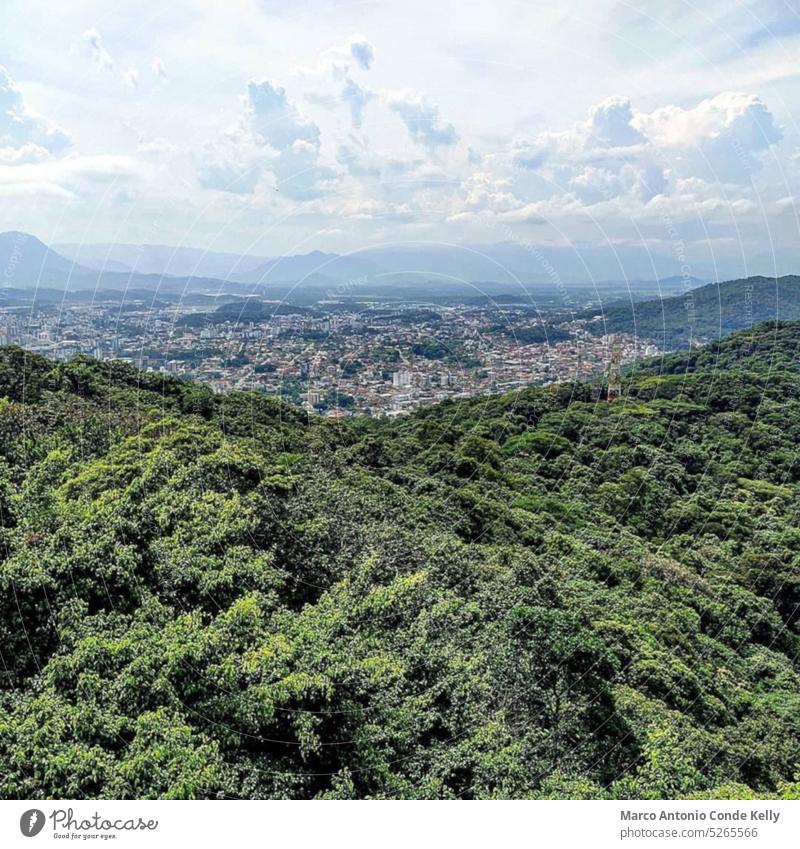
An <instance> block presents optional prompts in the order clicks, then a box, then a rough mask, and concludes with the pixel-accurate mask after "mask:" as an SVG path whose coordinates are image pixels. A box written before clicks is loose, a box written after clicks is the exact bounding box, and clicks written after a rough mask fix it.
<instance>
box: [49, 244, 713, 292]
mask: <svg viewBox="0 0 800 849" xmlns="http://www.w3.org/2000/svg"><path fill="white" fill-rule="evenodd" d="M55 249H56V250H57V251H58V252H59V253H61V254H62V255H63V256H65V257H67V258H69V259H72V260H74V261H75V262H77V263H79V264H81V265H83V266H86V267H89V268H92V269H94V270H95V271H104V272H109V271H116V272H122V271H128V272H130V271H134V272H136V273H140V274H161V275H170V276H177V277H214V278H219V279H222V280H235V281H238V282H241V283H253V284H259V285H287V284H289V285H302V286H314V287H329V286H333V285H341V284H350V285H351V286H352V285H363V283H364V278H367V279H368V280H369V281H370V282H371V283H375V282H380V283H382V284H384V285H386V286H393V285H395V284H400V283H402V284H404V285H407V284H413V283H417V282H423V283H427V282H428V281H436V283H437V284H438V285H439V286H440V287H443V286H448V285H449V286H450V287H453V288H455V287H457V286H468V287H472V288H473V290H474V291H472V292H471V294H473V295H476V296H477V295H480V294H481V289H480V288H479V285H476V284H477V281H491V282H493V283H496V284H500V285H501V286H502V287H503V288H504V289H505V291H512V290H513V291H521V292H522V291H524V288H525V287H526V286H530V285H548V286H550V287H553V286H559V287H560V286H565V287H570V288H571V287H573V286H576V285H577V286H596V287H597V288H598V289H605V288H607V285H608V283H609V281H611V282H614V284H615V285H620V281H623V282H624V281H628V282H629V285H630V286H631V287H633V288H641V287H649V288H653V287H658V288H659V290H660V291H669V290H670V289H674V290H676V291H678V290H680V289H681V288H683V287H684V286H686V285H687V283H688V285H690V286H691V285H695V283H701V282H703V281H700V280H696V279H692V280H690V281H685V280H683V279H682V278H680V277H678V276H676V272H677V271H678V268H677V266H676V264H675V261H674V259H673V258H672V257H664V256H659V255H657V254H653V253H650V252H647V251H644V250H642V249H641V248H638V247H632V246H617V247H616V248H615V250H613V251H611V250H609V249H608V247H606V246H595V245H581V246H578V247H575V248H572V247H564V246H559V245H544V246H534V245H527V244H524V243H516V242H499V243H496V244H485V245H472V246H471V245H465V246H460V245H446V244H431V243H427V242H419V243H414V242H410V243H400V244H389V245H382V246H380V247H368V248H365V249H363V250H360V251H356V252H353V253H348V254H337V253H325V252H322V251H312V252H310V253H305V254H289V255H284V256H272V257H264V256H251V255H248V254H236V253H221V252H215V251H207V250H205V249H202V248H195V247H172V246H168V245H128V244H61V245H57V246H55Z"/></svg>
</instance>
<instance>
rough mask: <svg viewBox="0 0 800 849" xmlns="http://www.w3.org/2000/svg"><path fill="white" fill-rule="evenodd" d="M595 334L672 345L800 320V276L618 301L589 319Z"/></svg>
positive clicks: (732, 282) (748, 280)
mask: <svg viewBox="0 0 800 849" xmlns="http://www.w3.org/2000/svg"><path fill="white" fill-rule="evenodd" d="M593 316H596V317H597V318H598V320H597V321H594V322H592V323H591V324H590V325H589V328H590V329H591V330H592V331H593V332H595V333H618V332H626V333H636V334H638V335H639V336H643V337H648V338H652V339H654V340H656V341H657V342H658V343H659V344H660V345H661V346H663V347H665V348H667V349H674V348H685V347H688V346H689V345H690V344H695V343H698V342H703V341H706V342H707V341H711V340H714V339H718V338H720V337H721V336H726V335H727V334H729V333H733V332H734V331H736V330H743V329H745V328H748V327H751V326H753V325H754V324H759V323H761V322H764V321H775V320H797V319H800V277H797V276H787V277H777V278H770V277H747V278H744V279H742V280H728V281H726V282H724V283H709V284H708V285H706V286H701V287H699V288H697V289H692V290H690V291H689V292H687V293H685V294H682V295H678V296H675V297H671V298H655V299H651V300H648V301H643V302H639V303H634V304H631V303H621V302H620V303H613V304H609V305H608V306H606V307H604V308H603V309H602V310H594V311H592V312H590V313H586V314H585V316H584V317H593Z"/></svg>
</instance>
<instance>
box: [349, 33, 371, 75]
mask: <svg viewBox="0 0 800 849" xmlns="http://www.w3.org/2000/svg"><path fill="white" fill-rule="evenodd" d="M349 47H350V55H351V56H352V57H353V59H355V61H356V63H357V64H358V65H359V67H361V68H363V69H364V70H365V71H368V70H369V69H370V68H371V67H372V63H373V62H374V61H375V48H374V47H373V46H372V45H371V44H370V42H369V41H367V39H366V38H364V36H363V35H352V36H350V42H349Z"/></svg>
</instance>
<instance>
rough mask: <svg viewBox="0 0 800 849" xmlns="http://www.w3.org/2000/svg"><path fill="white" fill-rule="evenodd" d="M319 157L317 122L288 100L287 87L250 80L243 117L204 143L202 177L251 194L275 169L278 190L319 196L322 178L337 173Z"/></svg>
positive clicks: (303, 196) (216, 185)
mask: <svg viewBox="0 0 800 849" xmlns="http://www.w3.org/2000/svg"><path fill="white" fill-rule="evenodd" d="M319 157H320V130H319V127H318V126H317V125H316V124H315V123H314V122H313V121H310V120H308V119H306V118H305V117H304V116H303V115H301V114H300V112H299V111H298V110H297V108H296V107H295V106H294V104H292V103H290V102H289V100H288V98H287V96H286V91H285V89H283V88H281V87H280V86H273V85H272V83H270V82H268V81H262V82H256V81H251V82H250V83H249V84H248V86H247V96H246V98H245V112H244V115H243V117H242V120H241V121H240V122H239V123H238V124H237V126H236V127H234V128H233V129H231V130H230V131H228V132H227V133H224V134H222V135H221V136H220V138H218V139H216V140H215V141H213V142H209V143H207V144H206V145H205V146H204V148H203V151H202V153H201V156H200V168H199V177H200V183H201V185H202V186H204V187H205V188H213V189H217V190H220V191H227V192H235V193H242V194H250V193H252V192H253V191H255V189H256V187H257V185H258V184H259V182H260V180H261V178H262V177H263V176H264V175H265V174H267V173H271V174H272V175H273V176H274V178H275V180H276V183H277V186H276V188H278V190H279V191H280V192H282V193H283V194H285V195H286V196H288V197H291V198H293V199H295V200H307V199H310V198H313V197H317V196H319V195H320V194H321V193H322V192H323V191H324V186H323V185H322V184H323V183H324V182H325V181H327V180H329V179H331V178H332V177H333V171H332V170H331V169H330V168H328V167H327V166H324V165H322V164H321V163H320V161H319Z"/></svg>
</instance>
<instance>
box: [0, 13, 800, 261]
mask: <svg viewBox="0 0 800 849" xmlns="http://www.w3.org/2000/svg"><path fill="white" fill-rule="evenodd" d="M2 20H3V26H2V29H1V30H0V230H11V229H13V230H23V231H26V232H32V233H34V234H35V235H37V236H38V237H39V238H41V239H42V240H43V241H45V242H48V243H51V244H52V243H55V244H57V243H63V242H81V243H84V242H118V243H137V244H138V243H154V244H171V245H187V246H198V247H203V248H206V249H209V250H215V251H232V252H236V253H252V254H258V255H268V256H272V255H277V254H283V253H305V252H308V251H311V250H317V249H319V250H324V251H335V252H339V253H342V252H351V251H358V250H361V249H364V248H368V247H375V246H380V245H385V244H398V243H407V242H410V243H419V242H422V243H432V244H455V245H476V246H480V245H486V244H492V243H498V242H516V243H518V244H521V245H529V246H560V247H567V248H570V249H572V250H575V251H577V252H580V251H581V250H582V249H583V248H585V247H592V248H594V249H597V248H603V249H605V250H608V251H609V252H614V251H617V250H621V249H622V248H625V249H630V248H641V249H642V250H645V251H650V252H653V253H658V254H661V255H667V256H670V257H672V258H673V259H674V261H675V267H676V268H678V269H683V271H682V273H685V274H689V273H692V274H697V275H699V276H702V275H710V274H721V275H724V274H736V275H738V274H745V273H765V274H770V273H775V272H776V271H777V272H779V273H784V272H786V271H792V270H793V271H799V272H800V257H796V254H797V250H796V249H797V244H798V209H800V205H799V203H798V202H799V201H800V189H799V188H798V184H799V181H798V177H800V129H799V128H798V125H797V120H796V117H795V116H796V115H798V114H800V111H799V110H800V85H798V82H800V61H799V60H800V2H798V0H725V2H721V1H720V0H707V2H702V3H687V2H682V0H674V1H673V2H671V0H659V1H658V2H656V0H637V2H617V0H591V2H589V0H586V1H585V2H584V0H565V2H561V3H542V2H537V1H536V0H525V2H507V1H506V0H492V2H484V0H480V2H477V0H461V2H459V3H453V2H447V1H446V0H445V2H438V3H430V2H424V3H423V2H419V0H404V2H402V3H401V2H397V0H394V2H380V1H379V0H378V1H376V2H356V0H337V2H329V1H326V0H293V2H288V1H286V0H226V2H225V3H220V2H218V0H170V2H168V3H164V2H154V0H135V2H134V0H116V1H115V2H108V0H69V2H66V3H58V4H55V3H52V2H45V0H4V2H3V9H2Z"/></svg>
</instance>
